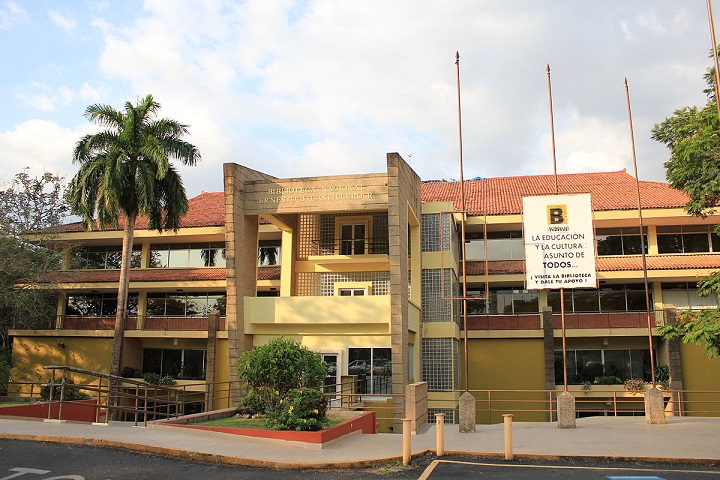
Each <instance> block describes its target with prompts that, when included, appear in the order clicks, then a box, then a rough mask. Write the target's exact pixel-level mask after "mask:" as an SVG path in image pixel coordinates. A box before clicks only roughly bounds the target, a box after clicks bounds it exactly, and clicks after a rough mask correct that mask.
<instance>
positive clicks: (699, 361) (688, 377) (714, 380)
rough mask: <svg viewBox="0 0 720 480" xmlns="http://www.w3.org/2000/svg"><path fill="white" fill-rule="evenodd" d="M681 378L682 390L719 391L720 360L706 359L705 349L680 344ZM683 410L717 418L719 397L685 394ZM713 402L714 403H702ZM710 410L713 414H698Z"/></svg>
mask: <svg viewBox="0 0 720 480" xmlns="http://www.w3.org/2000/svg"><path fill="white" fill-rule="evenodd" d="M680 358H682V378H683V389H684V390H704V391H707V390H715V391H716V392H717V391H718V390H720V358H713V359H712V360H710V359H708V357H707V355H706V354H705V349H704V348H702V347H699V346H697V345H692V344H684V343H681V344H680ZM684 400H685V403H684V406H683V407H684V409H685V410H686V411H688V412H698V415H702V416H708V415H712V416H717V415H718V402H720V395H719V394H717V393H715V394H707V393H686V394H685V395H684ZM702 402H714V403H702ZM707 410H711V411H712V412H713V413H700V412H702V411H707Z"/></svg>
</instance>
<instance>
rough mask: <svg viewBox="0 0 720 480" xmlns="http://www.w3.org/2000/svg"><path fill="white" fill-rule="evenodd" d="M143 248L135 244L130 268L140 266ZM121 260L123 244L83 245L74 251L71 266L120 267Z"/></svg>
mask: <svg viewBox="0 0 720 480" xmlns="http://www.w3.org/2000/svg"><path fill="white" fill-rule="evenodd" d="M141 249H142V248H141V246H140V245H133V249H132V255H131V257H130V268H140V256H141ZM121 260H122V246H103V247H83V248H79V249H77V250H75V251H74V252H73V256H72V258H71V260H70V268H71V269H75V270H80V269H88V270H90V269H93V270H94V269H119V268H120V262H121Z"/></svg>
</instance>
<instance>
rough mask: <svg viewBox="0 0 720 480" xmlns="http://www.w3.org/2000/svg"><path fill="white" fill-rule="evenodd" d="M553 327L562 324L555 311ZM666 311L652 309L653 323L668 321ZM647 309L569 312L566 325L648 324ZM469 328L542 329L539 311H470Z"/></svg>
mask: <svg viewBox="0 0 720 480" xmlns="http://www.w3.org/2000/svg"><path fill="white" fill-rule="evenodd" d="M552 317H553V328H555V329H558V328H560V325H561V317H560V314H558V313H554V314H553V316H552ZM664 319H665V312H664V311H656V312H651V314H650V322H651V325H652V326H653V327H655V326H660V325H663V324H664V323H665V320H664ZM647 324H648V322H647V312H587V313H566V314H565V328H571V329H585V328H607V329H610V328H647ZM468 329H469V330H539V329H542V315H541V314H540V313H518V314H510V315H507V314H505V315H503V314H500V315H489V314H487V315H485V314H483V315H473V314H468Z"/></svg>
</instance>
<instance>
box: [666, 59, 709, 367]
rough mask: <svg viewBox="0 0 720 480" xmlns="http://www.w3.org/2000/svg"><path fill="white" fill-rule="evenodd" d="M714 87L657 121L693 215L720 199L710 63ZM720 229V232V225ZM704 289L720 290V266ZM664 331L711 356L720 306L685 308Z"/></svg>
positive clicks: (672, 175) (670, 175)
mask: <svg viewBox="0 0 720 480" xmlns="http://www.w3.org/2000/svg"><path fill="white" fill-rule="evenodd" d="M704 78H705V81H706V82H707V84H708V88H707V89H705V90H704V92H705V94H706V95H707V103H706V104H705V106H704V107H702V108H698V107H683V108H680V109H678V110H675V112H674V113H673V116H671V117H669V118H666V119H665V120H663V121H662V122H660V123H658V124H656V125H655V126H654V127H653V129H652V138H653V140H657V141H658V142H661V143H664V144H665V145H666V146H667V147H668V148H669V149H670V160H668V161H667V162H665V168H666V177H667V179H668V182H669V183H670V186H671V187H673V188H676V189H678V190H681V191H682V192H684V193H685V194H687V195H688V197H689V198H690V199H689V201H688V202H687V204H686V205H685V209H686V210H687V212H688V213H690V214H691V215H695V216H698V217H702V218H705V217H707V216H708V215H710V214H712V213H714V212H715V211H716V209H717V206H718V203H719V202H720V121H719V119H718V109H717V99H716V98H715V89H714V79H715V70H714V68H709V69H708V71H707V73H706V74H705V76H704ZM715 231H716V232H719V233H720V230H719V229H718V226H716V227H715ZM698 286H699V295H701V296H706V295H711V294H714V295H717V294H718V293H720V272H715V273H713V274H712V275H710V276H709V277H707V278H705V279H703V280H700V281H699V282H698ZM658 333H659V334H660V335H662V336H663V337H665V338H667V339H669V338H676V337H680V338H682V340H683V342H685V343H695V344H697V345H700V346H703V347H704V348H705V351H706V353H707V355H708V357H709V358H715V357H717V356H719V355H720V312H719V311H718V310H717V309H709V310H702V311H700V312H682V313H681V314H680V316H679V318H678V321H677V324H676V325H664V326H662V327H660V328H659V329H658Z"/></svg>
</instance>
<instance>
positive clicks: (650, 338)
mask: <svg viewBox="0 0 720 480" xmlns="http://www.w3.org/2000/svg"><path fill="white" fill-rule="evenodd" d="M625 101H626V103H627V112H628V122H629V124H630V144H631V147H632V160H633V169H634V172H635V184H636V186H637V208H638V217H639V219H640V248H641V250H640V251H641V252H642V268H643V280H644V281H645V305H646V307H647V327H648V342H649V343H650V372H651V375H652V385H653V388H655V352H654V350H653V336H652V321H651V320H650V315H651V310H650V286H649V283H648V276H647V254H646V252H645V241H644V237H645V232H644V230H645V227H644V226H643V215H642V202H641V201H640V177H639V176H638V168H637V155H636V154H635V132H634V128H633V119H632V110H631V109H630V88H629V87H628V81H627V77H626V78H625Z"/></svg>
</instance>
